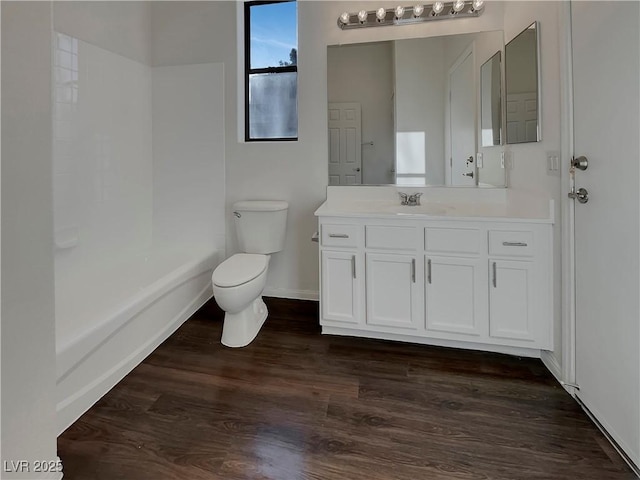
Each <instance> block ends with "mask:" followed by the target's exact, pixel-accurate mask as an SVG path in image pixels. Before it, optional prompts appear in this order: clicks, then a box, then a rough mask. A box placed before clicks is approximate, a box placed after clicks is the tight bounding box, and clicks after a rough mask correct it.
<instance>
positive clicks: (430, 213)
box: [315, 187, 554, 223]
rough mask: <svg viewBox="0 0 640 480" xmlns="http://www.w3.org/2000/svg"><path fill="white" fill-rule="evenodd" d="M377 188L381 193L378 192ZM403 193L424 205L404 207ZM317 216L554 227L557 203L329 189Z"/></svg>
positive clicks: (517, 196)
mask: <svg viewBox="0 0 640 480" xmlns="http://www.w3.org/2000/svg"><path fill="white" fill-rule="evenodd" d="M376 188H377V189H379V190H380V191H378V192H376V191H375V189H376ZM456 190H457V191H456ZM399 191H408V192H411V193H414V192H420V193H422V194H423V195H422V198H421V205H417V206H402V205H400V197H399V196H398V192H399ZM315 215H316V216H318V217H354V218H355V217H368V218H396V219H399V218H407V219H416V220H419V219H433V220H460V221H462V220H464V221H504V222H510V221H513V222H530V223H554V202H553V199H550V198H546V197H542V196H536V195H532V194H530V193H527V192H519V191H514V190H508V189H492V190H491V191H486V190H485V191H482V190H478V189H439V188H434V189H430V188H395V187H329V188H328V189H327V200H326V201H325V202H324V203H323V204H322V205H321V206H320V207H319V208H318V209H317V210H316V211H315Z"/></svg>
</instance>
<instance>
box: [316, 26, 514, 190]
mask: <svg viewBox="0 0 640 480" xmlns="http://www.w3.org/2000/svg"><path fill="white" fill-rule="evenodd" d="M503 48H504V34H503V32H502V31H492V32H480V33H474V34H464V35H450V36H443V37H431V38H418V39H408V40H395V41H385V42H372V43H362V44H350V45H341V46H329V47H328V49H327V60H328V66H327V85H328V92H327V93H328V101H329V106H328V107H329V112H328V119H329V125H328V127H329V184H330V185H352V184H365V185H381V184H401V185H450V186H488V187H490V186H497V187H504V186H505V171H504V169H503V168H502V166H501V162H500V153H501V147H500V143H501V133H500V132H501V129H500V124H501V122H502V120H501V119H500V111H501V106H500V105H501V104H502V103H503V102H502V101H501V85H500V83H501V82H500V78H501V76H502V73H501V62H500V60H501V56H500V55H496V52H500V51H502V50H503ZM487 62H490V66H489V67H488V70H486V76H487V78H488V80H487V81H490V82H491V85H490V86H489V87H487V88H488V89H489V91H488V93H487V95H488V102H489V103H488V104H486V106H485V103H484V100H483V94H482V92H481V78H482V74H481V66H482V65H483V64H487ZM481 103H482V108H483V109H484V111H485V112H487V115H488V118H490V122H491V125H490V127H487V128H490V129H491V134H490V137H491V141H490V142H484V141H483V129H484V128H485V127H484V126H483V123H482V121H481V111H482V109H481ZM496 122H497V123H496ZM478 154H480V155H478Z"/></svg>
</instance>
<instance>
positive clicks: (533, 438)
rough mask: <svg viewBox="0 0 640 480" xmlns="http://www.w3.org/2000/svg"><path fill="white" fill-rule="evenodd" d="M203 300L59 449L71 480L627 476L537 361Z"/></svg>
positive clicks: (313, 309)
mask: <svg viewBox="0 0 640 480" xmlns="http://www.w3.org/2000/svg"><path fill="white" fill-rule="evenodd" d="M266 301H267V305H268V306H269V310H270V316H269V318H268V319H267V322H266V324H265V326H264V327H263V329H262V331H261V332H260V334H259V337H258V338H257V339H256V341H254V342H253V343H252V344H251V345H250V346H249V347H246V348H242V349H229V348H226V347H223V346H222V345H221V344H220V334H221V330H222V312H221V311H220V310H219V309H218V308H217V307H216V305H215V303H214V302H213V301H212V302H209V303H208V304H207V305H205V306H204V307H203V308H202V309H201V310H200V311H199V312H198V313H196V315H194V317H192V318H191V319H190V320H189V321H187V322H186V323H185V324H184V325H183V326H182V327H181V328H180V329H179V330H178V331H177V332H176V333H175V334H174V335H173V336H171V337H170V338H169V339H168V340H167V341H166V342H165V343H163V344H162V345H161V346H160V347H159V348H158V349H157V350H156V351H155V352H154V353H153V354H152V355H150V356H149V357H148V358H147V359H146V360H145V361H144V362H143V363H142V364H140V365H139V366H138V367H137V368H136V369H135V370H134V371H133V372H131V373H130V374H129V375H128V376H127V377H125V378H124V379H123V380H122V381H121V382H120V383H119V384H118V385H117V386H116V387H115V388H114V389H113V390H111V391H110V392H109V393H108V394H107V395H105V397H103V398H102V399H101V400H100V401H99V402H98V403H97V404H96V405H94V406H93V408H91V409H90V410H89V411H88V412H87V413H86V414H85V415H83V416H82V417H81V418H80V419H79V420H78V421H77V422H75V423H74V424H73V425H72V426H71V427H69V429H67V431H66V432H64V433H63V434H62V435H61V436H60V437H59V439H58V450H59V455H60V457H61V458H62V461H63V464H64V472H65V474H64V478H65V480H84V479H91V480H94V479H95V480H103V479H104V480H117V479H127V480H147V479H148V480H163V479H167V480H172V479H187V480H200V479H203V480H204V479H207V480H211V479H225V480H244V479H273V480H298V479H300V480H311V479H313V480H378V479H380V480H383V479H384V480H388V479H393V480H404V479H407V480H418V479H428V480H431V479H433V480H445V479H446V480H450V479H504V480H507V479H508V480H520V479H522V480H525V479H560V480H561V479H571V480H574V479H581V480H586V479H598V480H608V479H611V480H617V479H633V478H636V477H635V476H634V475H633V474H632V472H631V471H630V470H629V468H628V467H627V466H626V464H625V463H624V462H623V461H622V459H621V458H620V457H619V456H618V455H617V453H616V452H615V451H614V450H613V448H612V447H611V446H610V445H609V444H608V443H607V441H606V440H605V439H604V437H603V436H602V435H601V433H600V432H599V431H598V430H597V429H596V427H595V426H594V425H593V424H592V423H591V422H590V421H589V420H588V418H587V417H586V415H585V414H584V413H583V412H582V410H581V409H580V408H579V406H578V405H577V404H576V403H575V402H574V401H573V400H572V399H571V397H570V396H569V395H568V394H567V393H566V392H565V391H564V390H563V389H562V388H561V387H560V386H559V385H558V384H557V383H556V382H555V380H553V378H552V377H551V375H550V374H549V373H548V372H547V371H546V369H545V368H544V366H543V365H542V364H541V363H540V361H538V360H531V359H520V358H517V357H510V356H505V355H497V354H489V353H480V352H470V351H461V350H454V349H446V348H436V347H427V346H419V345H408V344H402V343H392V342H386V341H379V340H366V339H355V338H345V337H331V336H322V335H320V328H319V326H318V320H317V318H318V314H317V304H316V303H315V302H302V301H290V300H276V299H266Z"/></svg>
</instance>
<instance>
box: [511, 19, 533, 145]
mask: <svg viewBox="0 0 640 480" xmlns="http://www.w3.org/2000/svg"><path fill="white" fill-rule="evenodd" d="M536 42H537V40H536V30H534V29H527V30H525V31H524V32H522V33H521V34H520V35H518V37H517V38H516V39H514V40H513V41H512V42H511V43H509V45H508V46H507V62H506V78H507V79H508V80H507V102H506V109H507V143H523V142H536V141H537V140H538V97H537V91H538V72H537V68H536V67H537V57H536V55H537V54H536V49H537V45H536Z"/></svg>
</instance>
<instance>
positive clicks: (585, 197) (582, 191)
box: [569, 188, 589, 203]
mask: <svg viewBox="0 0 640 480" xmlns="http://www.w3.org/2000/svg"><path fill="white" fill-rule="evenodd" d="M569 198H573V199H574V200H578V202H580V203H587V202H588V201H589V192H588V191H587V189H586V188H579V189H578V190H573V189H572V190H571V191H570V192H569Z"/></svg>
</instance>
